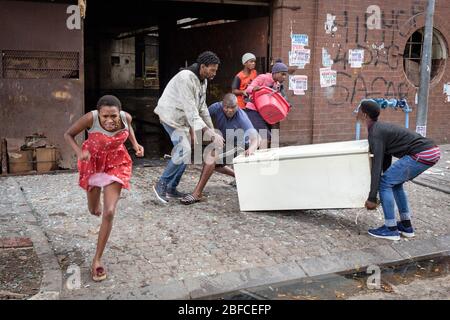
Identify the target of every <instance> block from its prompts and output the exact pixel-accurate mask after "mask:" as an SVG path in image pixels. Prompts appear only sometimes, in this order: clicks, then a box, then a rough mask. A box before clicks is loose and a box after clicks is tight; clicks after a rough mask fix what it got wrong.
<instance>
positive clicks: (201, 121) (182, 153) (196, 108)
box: [153, 51, 223, 203]
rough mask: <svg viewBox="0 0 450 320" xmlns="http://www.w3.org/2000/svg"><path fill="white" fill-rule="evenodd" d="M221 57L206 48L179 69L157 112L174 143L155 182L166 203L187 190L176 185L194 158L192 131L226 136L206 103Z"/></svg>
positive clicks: (156, 191)
mask: <svg viewBox="0 0 450 320" xmlns="http://www.w3.org/2000/svg"><path fill="white" fill-rule="evenodd" d="M219 64H220V60H219V58H218V57H217V55H216V54H214V53H213V52H211V51H206V52H203V53H202V54H200V55H199V56H198V58H197V63H194V64H193V65H191V66H190V67H189V68H187V69H185V70H182V71H180V72H178V73H177V74H176V75H175V76H174V77H173V78H172V79H171V80H170V81H169V83H168V84H167V86H166V88H165V89H164V92H163V94H162V96H161V98H160V99H159V101H158V105H157V107H156V108H155V111H154V112H155V113H156V114H157V115H158V116H159V119H160V121H161V124H162V125H163V127H164V129H165V130H166V131H167V133H168V134H169V136H170V139H171V141H172V143H173V145H174V148H173V151H172V159H171V160H170V161H169V163H168V164H167V166H166V169H165V170H164V172H163V174H162V176H161V177H160V179H159V180H158V182H157V183H156V184H155V185H154V186H153V190H154V192H155V195H156V196H157V198H158V199H159V200H160V201H161V202H163V203H167V202H168V200H169V198H182V197H183V196H185V194H183V193H181V192H179V191H178V190H177V189H176V188H177V186H178V184H179V183H180V180H181V177H182V176H183V173H184V171H185V169H186V164H187V163H189V162H190V159H191V138H190V137H191V135H190V130H192V131H193V132H196V131H200V130H201V131H203V133H204V134H205V135H207V136H209V137H210V138H211V139H212V140H214V141H215V143H222V144H223V138H222V137H221V136H220V135H219V134H217V133H215V132H214V130H213V129H214V127H213V124H212V121H211V117H210V115H209V111H208V106H207V104H206V88H207V85H208V80H211V79H213V78H214V76H215V75H216V72H217V69H218V67H219Z"/></svg>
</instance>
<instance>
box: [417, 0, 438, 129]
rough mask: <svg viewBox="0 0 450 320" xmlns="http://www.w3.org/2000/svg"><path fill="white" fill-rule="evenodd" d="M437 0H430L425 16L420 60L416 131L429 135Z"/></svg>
mask: <svg viewBox="0 0 450 320" xmlns="http://www.w3.org/2000/svg"><path fill="white" fill-rule="evenodd" d="M434 2H435V0H428V4H427V11H426V17H425V19H426V20H425V35H424V40H423V47H422V60H421V62H420V85H419V105H418V107H417V119H416V132H418V133H420V134H421V135H422V136H424V137H425V136H426V135H427V114H428V95H429V91H430V90H429V89H430V73H431V54H432V44H433V15H434Z"/></svg>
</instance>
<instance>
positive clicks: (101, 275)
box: [92, 267, 106, 282]
mask: <svg viewBox="0 0 450 320" xmlns="http://www.w3.org/2000/svg"><path fill="white" fill-rule="evenodd" d="M105 279H106V271H105V268H103V267H97V268H96V269H95V271H93V272H92V280H94V281H95V282H99V281H103V280H105Z"/></svg>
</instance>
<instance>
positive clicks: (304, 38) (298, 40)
mask: <svg viewBox="0 0 450 320" xmlns="http://www.w3.org/2000/svg"><path fill="white" fill-rule="evenodd" d="M291 43H292V45H299V46H303V47H306V46H308V35H307V34H291Z"/></svg>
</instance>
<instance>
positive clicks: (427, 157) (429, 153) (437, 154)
mask: <svg viewBox="0 0 450 320" xmlns="http://www.w3.org/2000/svg"><path fill="white" fill-rule="evenodd" d="M411 157H412V158H413V159H414V160H416V161H418V162H421V163H424V164H428V165H434V164H436V163H437V162H438V161H439V159H440V158H441V150H440V149H439V147H438V146H435V147H433V148H431V149H428V150H425V151H422V152H419V153H416V154H415V155H412V156H411Z"/></svg>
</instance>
